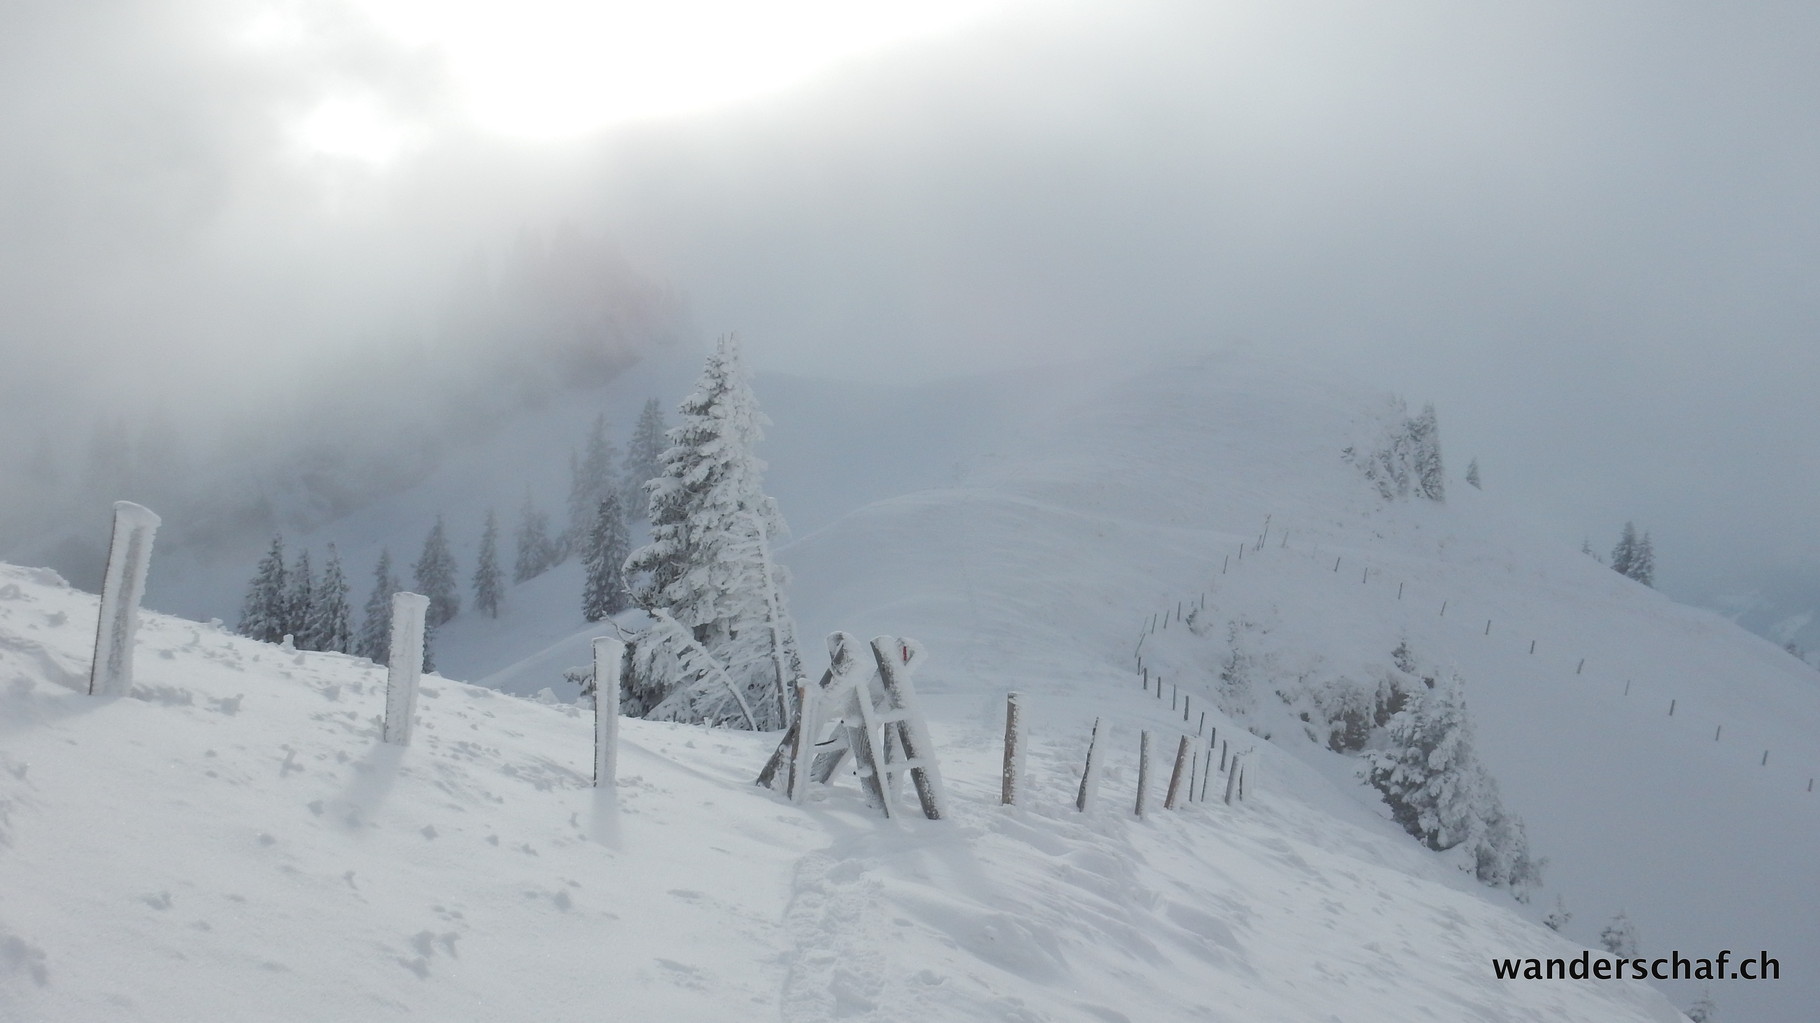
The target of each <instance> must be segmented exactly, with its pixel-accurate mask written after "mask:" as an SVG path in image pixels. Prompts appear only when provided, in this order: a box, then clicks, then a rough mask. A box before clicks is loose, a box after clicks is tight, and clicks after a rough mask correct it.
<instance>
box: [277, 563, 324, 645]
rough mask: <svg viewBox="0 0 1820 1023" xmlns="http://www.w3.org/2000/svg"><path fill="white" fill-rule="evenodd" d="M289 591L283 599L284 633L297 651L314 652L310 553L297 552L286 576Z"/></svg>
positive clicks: (313, 599)
mask: <svg viewBox="0 0 1820 1023" xmlns="http://www.w3.org/2000/svg"><path fill="white" fill-rule="evenodd" d="M287 579H288V580H289V582H290V591H289V592H288V593H286V594H285V599H284V631H285V633H286V634H287V635H289V636H290V637H291V642H292V643H294V644H295V645H296V647H297V649H299V650H314V649H316V647H315V646H314V645H313V644H314V643H315V640H314V638H313V637H311V636H310V612H311V611H312V610H313V609H314V608H315V606H316V573H315V572H314V571H313V570H312V569H311V568H310V552H309V551H307V550H302V551H298V552H297V560H296V562H295V563H293V564H292V565H291V570H290V572H289V573H288V574H287Z"/></svg>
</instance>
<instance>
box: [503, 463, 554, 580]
mask: <svg viewBox="0 0 1820 1023" xmlns="http://www.w3.org/2000/svg"><path fill="white" fill-rule="evenodd" d="M517 540H518V557H517V560H516V562H515V563H514V564H513V566H512V581H513V582H515V583H522V582H524V581H526V580H527V579H535V578H537V577H538V576H540V575H542V574H544V573H545V572H547V571H549V569H550V567H551V566H553V565H555V564H556V561H557V557H556V541H554V540H553V539H551V538H550V516H549V515H547V514H545V513H544V511H543V509H541V508H539V507H537V504H536V503H535V502H534V501H532V500H531V489H530V488H529V487H526V488H525V503H524V507H523V508H522V509H520V510H519V513H518V538H517Z"/></svg>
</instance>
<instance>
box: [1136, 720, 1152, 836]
mask: <svg viewBox="0 0 1820 1023" xmlns="http://www.w3.org/2000/svg"><path fill="white" fill-rule="evenodd" d="M1149 795H1150V733H1149V732H1148V731H1146V732H1143V733H1141V734H1140V735H1139V736H1138V791H1137V815H1138V816H1139V817H1142V816H1144V809H1145V803H1146V802H1147V801H1148V797H1149Z"/></svg>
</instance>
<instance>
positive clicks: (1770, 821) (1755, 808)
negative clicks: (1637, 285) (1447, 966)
mask: <svg viewBox="0 0 1820 1023" xmlns="http://www.w3.org/2000/svg"><path fill="white" fill-rule="evenodd" d="M1083 375H1084V376H1086V377H1097V381H1096V382H1095V383H1093V384H1092V385H1091V386H1087V387H1084V388H1081V389H1079V390H1077V391H1076V392H1075V393H1074V395H1073V396H1071V397H1069V398H1067V399H1064V400H1061V401H1058V402H1057V403H1056V405H1055V407H1054V408H1053V409H1052V410H1051V411H1050V413H1049V414H1048V415H1046V416H1043V417H1040V418H1037V419H1034V420H1032V421H1029V422H1027V423H1025V424H1024V429H1023V430H1022V431H1021V432H1020V435H1019V436H1017V437H1015V438H1008V439H1007V440H1006V441H1005V443H1004V445H1003V456H1002V457H1000V458H996V459H987V460H982V461H980V462H979V463H978V464H976V465H975V467H974V468H973V469H972V470H971V471H970V472H969V473H968V474H967V475H966V477H965V478H964V480H962V481H961V482H960V483H958V484H957V485H955V486H954V487H952V488H950V489H947V490H942V491H926V492H921V493H916V494H909V495H905V496H903V497H899V498H896V499H893V500H889V501H884V502H879V503H876V504H874V505H872V506H869V507H867V508H864V509H862V510H860V511H858V512H856V513H854V514H852V515H850V516H847V517H845V518H843V519H842V520H841V521H839V522H837V523H835V524H833V525H831V526H829V527H827V528H826V529H824V530H821V531H819V532H817V533H815V534H813V535H811V536H809V537H806V538H804V539H803V540H801V541H800V542H798V543H797V544H796V545H794V546H793V547H791V548H790V549H789V550H788V551H787V557H788V560H789V562H790V563H791V564H792V566H793V567H794V568H795V569H796V571H797V574H798V586H797V598H796V606H797V610H798V612H799V619H800V624H801V625H802V632H803V634H804V635H813V634H816V633H817V632H818V631H822V630H825V629H828V628H833V627H842V628H848V629H851V630H853V631H857V632H860V633H862V634H869V633H870V632H872V631H893V632H898V631H901V632H906V633H911V634H914V635H918V636H923V637H925V638H935V637H939V639H940V641H939V642H937V643H933V644H932V647H933V649H935V650H937V651H939V653H940V654H941V665H942V667H943V669H944V670H938V669H937V667H936V666H934V665H932V666H931V668H930V669H929V673H930V674H931V675H934V676H936V677H935V678H932V679H931V681H930V687H931V688H936V687H942V686H944V684H945V687H946V688H947V689H948V690H949V691H952V692H956V693H965V694H967V698H968V699H972V700H974V701H975V702H976V703H977V692H978V689H979V688H980V686H981V685H982V683H983V684H985V685H986V686H988V687H990V688H991V689H995V690H996V689H1006V688H1017V689H1022V690H1025V691H1026V692H1030V693H1033V694H1035V695H1034V696H1033V697H1032V698H1031V699H1030V702H1031V703H1032V704H1034V706H1035V707H1037V708H1038V710H1037V713H1038V714H1039V716H1040V715H1043V714H1044V713H1045V708H1046V709H1047V715H1048V721H1049V724H1050V725H1051V726H1052V727H1053V728H1054V729H1056V730H1057V731H1073V732H1074V733H1076V734H1080V733H1083V732H1084V730H1085V727H1086V723H1087V721H1088V720H1090V717H1091V716H1092V715H1094V714H1098V713H1102V712H1103V708H1104V706H1105V701H1106V700H1108V699H1110V696H1109V695H1108V694H1109V693H1112V692H1119V693H1120V694H1121V695H1127V696H1128V695H1129V694H1130V692H1131V691H1132V690H1134V689H1135V688H1136V686H1137V684H1138V677H1137V675H1136V668H1137V661H1136V660H1135V659H1134V654H1136V653H1137V645H1138V641H1139V638H1140V635H1141V633H1142V627H1143V624H1144V622H1145V620H1147V619H1149V618H1150V617H1151V616H1152V614H1154V613H1156V612H1164V611H1172V610H1173V609H1175V608H1176V607H1177V606H1178V603H1180V602H1193V601H1198V600H1200V599H1201V598H1202V595H1203V594H1206V595H1207V598H1208V600H1209V602H1210V608H1211V612H1212V613H1214V614H1216V615H1217V616H1218V620H1221V621H1224V620H1230V619H1232V618H1241V619H1249V620H1252V621H1255V622H1257V623H1258V624H1259V625H1260V626H1261V627H1262V628H1263V629H1267V630H1269V635H1267V636H1263V637H1261V638H1253V639H1252V640H1251V641H1250V643H1251V645H1252V647H1254V648H1255V649H1254V650H1252V651H1251V652H1254V653H1257V654H1259V655H1261V656H1262V657H1263V658H1264V664H1263V668H1262V670H1264V671H1266V672H1274V673H1275V674H1276V675H1278V676H1281V675H1283V674H1288V675H1290V676H1292V677H1293V676H1295V675H1301V674H1306V675H1308V676H1309V677H1310V678H1311V679H1313V680H1318V679H1320V678H1323V677H1336V676H1341V675H1350V677H1353V678H1365V677H1369V676H1370V674H1371V673H1373V672H1375V671H1381V670H1382V667H1381V666H1387V665H1388V663H1389V660H1390V653H1391V651H1392V650H1393V649H1394V648H1395V646H1396V645H1397V643H1398V642H1399V640H1401V639H1403V638H1407V639H1408V640H1409V642H1410V643H1411V645H1412V647H1414V648H1415V649H1416V650H1417V652H1418V653H1419V654H1421V655H1422V656H1424V657H1426V658H1428V659H1429V660H1431V661H1433V662H1435V663H1437V664H1439V665H1442V666H1450V665H1451V666H1455V667H1457V668H1458V670H1459V671H1460V672H1461V673H1462V674H1463V675H1464V676H1465V678H1466V679H1467V689H1466V695H1467V702H1468V706H1469V708H1470V709H1471V710H1472V711H1473V713H1474V715H1475V717H1476V719H1477V722H1478V731H1479V747H1480V752H1481V755H1482V756H1483V757H1484V759H1485V760H1486V762H1487V763H1488V764H1489V766H1490V768H1491V769H1492V771H1493V773H1494V774H1495V775H1496V777H1497V778H1498V779H1499V781H1500V782H1501V784H1502V786H1503V790H1504V796H1505V801H1506V803H1507V805H1509V806H1510V807H1511V808H1512V809H1514V810H1515V811H1516V812H1517V813H1518V814H1520V815H1521V816H1522V817H1524V818H1525V819H1526V821H1527V823H1528V829H1529V834H1530V838H1531V842H1532V846H1533V848H1534V850H1535V852H1537V853H1538V854H1540V855H1544V856H1548V857H1549V858H1550V860H1551V863H1550V865H1549V867H1548V869H1547V871H1546V877H1547V878H1548V880H1549V886H1548V887H1547V888H1546V889H1544V890H1543V891H1542V892H1540V893H1538V895H1537V897H1536V900H1535V905H1534V907H1533V908H1532V909H1530V910H1527V911H1526V912H1528V913H1529V914H1530V915H1531V916H1532V917H1539V916H1540V914H1541V912H1543V911H1545V910H1546V909H1547V908H1549V907H1551V906H1552V904H1553V902H1554V899H1555V897H1556V895H1557V894H1558V895H1560V896H1561V897H1562V898H1563V899H1564V901H1565V903H1566V905H1567V908H1568V909H1569V910H1570V911H1572V912H1574V913H1575V914H1576V916H1575V918H1574V920H1573V921H1572V923H1571V924H1570V925H1569V927H1568V928H1567V932H1566V933H1567V934H1568V935H1569V936H1570V937H1574V938H1576V939H1578V940H1581V941H1584V942H1588V943H1593V942H1595V941H1596V938H1597V935H1598V932H1599V931H1600V929H1601V928H1602V927H1603V926H1604V924H1605V923H1606V921H1607V920H1609V919H1610V917H1611V916H1612V915H1613V914H1614V913H1615V912H1617V911H1618V910H1620V909H1623V910H1625V911H1627V913H1628V915H1629V916H1630V918H1631V919H1632V920H1633V921H1635V922H1636V923H1637V924H1638V926H1639V928H1640V930H1641V932H1642V940H1643V951H1644V952H1646V953H1649V954H1650V955H1652V956H1654V955H1663V956H1666V955H1668V954H1670V952H1671V951H1678V952H1680V953H1682V954H1683V955H1685V956H1689V957H1704V956H1713V955H1716V954H1717V953H1718V952H1719V951H1720V950H1721V949H1731V950H1733V952H1734V959H1735V958H1736V957H1737V956H1739V955H1743V954H1749V955H1753V956H1754V955H1756V954H1757V953H1758V952H1759V951H1765V950H1766V951H1768V953H1769V954H1770V955H1772V956H1775V957H1777V958H1778V959H1779V961H1780V964H1781V979H1780V980H1779V981H1774V982H1762V983H1754V984H1753V983H1746V982H1742V981H1736V982H1725V983H1718V984H1712V985H1710V987H1711V988H1712V995H1713V998H1714V1000H1715V1001H1716V1002H1717V1003H1718V1004H1719V1006H1720V1007H1721V1009H1722V1011H1724V1012H1726V1013H1727V1014H1728V1015H1730V1014H1733V1013H1736V1014H1737V1018H1744V1019H1798V1018H1805V1015H1806V1014H1807V1013H1808V1012H1809V1011H1810V1010H1811V1008H1812V1006H1814V1005H1816V1004H1820V968H1817V967H1820V923H1816V920H1815V918H1814V916H1813V913H1812V907H1813V900H1812V896H1813V893H1814V892H1815V891H1817V890H1820V885H1817V884H1816V882H1820V867H1817V866H1816V863H1817V862H1820V861H1817V860H1816V859H1815V857H1814V856H1813V850H1815V849H1817V848H1820V793H1817V792H1813V791H1812V790H1811V787H1810V785H1811V783H1810V779H1811V778H1812V777H1814V776H1815V775H1820V741H1817V739H1816V737H1817V736H1820V688H1816V687H1815V685H1814V684H1813V676H1812V672H1811V670H1809V669H1808V668H1807V667H1806V666H1804V665H1802V664H1800V663H1799V662H1798V661H1796V660H1795V659H1793V658H1791V657H1789V656H1787V655H1786V654H1785V653H1784V652H1782V651H1780V650H1778V649H1776V648H1775V647H1773V646H1771V645H1770V644H1768V643H1766V642H1764V641H1763V640H1761V639H1759V638H1757V637H1755V636H1752V635H1749V634H1748V633H1745V632H1743V631H1742V630H1740V629H1738V628H1736V627H1735V626H1733V625H1731V624H1730V623H1727V622H1725V621H1724V620H1723V619H1721V618H1720V617H1719V616H1717V615H1715V614H1711V613H1708V612H1703V611H1697V610H1693V609H1689V608H1686V607H1682V606H1679V605H1676V604H1673V603H1672V602H1670V601H1668V600H1667V599H1666V598H1663V597H1662V596H1661V595H1659V594H1657V593H1655V592H1653V591H1651V590H1648V589H1647V588H1644V587H1642V586H1639V585H1637V584H1635V583H1632V582H1629V581H1627V580H1624V579H1622V578H1620V577H1618V576H1617V575H1616V574H1615V573H1612V572H1610V571H1609V570H1607V569H1605V568H1603V567H1601V566H1599V565H1597V564H1596V563H1594V562H1592V561H1590V560H1589V559H1586V558H1584V557H1583V556H1582V555H1580V554H1578V553H1577V552H1573V551H1566V550H1561V549H1558V548H1556V547H1554V546H1552V545H1550V544H1547V543H1544V542H1540V541H1537V540H1535V539H1533V538H1530V537H1529V536H1528V535H1527V532H1526V530H1525V528H1524V527H1523V525H1522V524H1521V523H1519V522H1515V521H1511V520H1510V518H1509V517H1508V516H1507V515H1505V514H1504V513H1503V512H1502V511H1501V509H1500V508H1499V507H1498V505H1497V502H1496V500H1495V498H1494V497H1492V496H1490V495H1485V494H1481V493H1479V492H1477V491H1474V490H1472V489H1471V488H1468V487H1466V486H1465V485H1464V484H1463V483H1461V482H1459V481H1458V480H1457V479H1456V480H1454V481H1453V482H1452V484H1451V487H1452V490H1451V499H1450V501H1449V502H1448V503H1447V505H1445V506H1436V505H1434V504H1432V503H1428V502H1413V503H1412V502H1398V503H1392V504H1385V503H1384V502H1382V501H1381V500H1380V499H1378V498H1377V496H1376V495H1375V493H1374V492H1373V491H1372V489H1371V488H1370V487H1368V486H1367V485H1366V484H1365V483H1364V481H1363V480H1362V479H1361V478H1359V476H1358V475H1357V474H1356V473H1355V472H1354V471H1353V470H1352V469H1350V468H1349V467H1348V466H1346V465H1345V464H1344V463H1343V462H1342V461H1341V460H1340V458H1339V450H1340V449H1341V448H1342V447H1343V446H1345V445H1346V444H1348V443H1352V442H1354V440H1355V439H1365V438H1369V437H1370V436H1371V434H1372V432H1373V429H1374V427H1373V425H1372V422H1373V418H1374V416H1375V414H1376V413H1377V411H1378V409H1377V408H1375V407H1374V405H1373V404H1372V403H1371V402H1370V401H1362V400H1361V399H1360V397H1359V396H1358V394H1357V393H1356V391H1355V390H1354V389H1353V388H1352V387H1351V386H1349V385H1347V384H1344V383H1340V382H1323V381H1321V380H1319V379H1318V378H1315V377H1312V376H1311V375H1309V374H1305V373H1303V372H1300V371H1291V370H1288V369H1285V368H1284V367H1281V366H1277V365H1275V364H1273V363H1271V362H1269V361H1267V360H1262V359H1257V358H1251V357H1244V356H1226V357H1221V358H1212V359H1208V360H1205V361H1203V362H1201V363H1199V364H1197V365H1175V366H1170V367H1166V368H1164V369H1160V370H1155V371H1133V372H1128V373H1118V372H1110V371H1107V370H1106V369H1105V368H1104V367H1095V368H1093V369H1090V370H1088V371H1087V372H1086V373H1084V374H1083ZM1445 438H1446V431H1445V419H1444V418H1443V430H1442V439H1443V442H1445ZM1266 516H1270V527H1269V530H1270V531H1269V539H1268V542H1267V544H1266V546H1265V547H1264V548H1263V549H1262V550H1257V551H1252V552H1250V553H1249V555H1248V557H1247V559H1246V560H1243V561H1240V560H1238V558H1239V555H1240V550H1239V548H1240V546H1241V545H1243V544H1245V543H1246V542H1248V541H1255V539H1256V538H1257V537H1258V536H1259V534H1260V532H1261V531H1262V530H1263V527H1264V522H1265V518H1266ZM1336 559H1337V560H1338V561H1339V562H1340V569H1339V571H1335V570H1334V562H1335V560H1336ZM1222 570H1224V571H1225V574H1222ZM1399 584H1401V585H1402V588H1403V591H1404V592H1403V598H1402V599H1401V600H1398V599H1397V597H1396V592H1397V589H1398V586H1399ZM1444 601H1446V602H1448V610H1447V612H1446V615H1445V617H1443V616H1442V614H1441V605H1442V603H1443V602H1444ZM1487 622H1490V623H1491V626H1492V631H1491V633H1490V634H1489V635H1487V634H1486V632H1485V628H1486V625H1487ZM1175 628H1176V631H1175V632H1174V634H1173V636H1172V635H1171V634H1170V633H1168V632H1164V633H1161V634H1159V635H1158V636H1152V637H1150V638H1149V639H1148V640H1146V641H1145V644H1146V645H1145V656H1146V658H1147V660H1148V666H1149V667H1150V668H1151V670H1152V672H1153V673H1154V672H1160V673H1163V674H1165V675H1167V676H1169V677H1170V678H1171V681H1172V683H1179V684H1180V687H1181V689H1182V690H1183V691H1184V692H1188V693H1190V694H1192V695H1193V697H1194V700H1195V704H1194V705H1195V706H1197V707H1200V706H1210V705H1212V703H1213V699H1212V697H1213V690H1214V686H1213V685H1211V684H1210V683H1211V682H1212V680H1213V679H1214V678H1215V677H1216V675H1217V672H1218V665H1219V663H1220V662H1221V660H1222V659H1223V658H1224V657H1225V655H1226V654H1227V653H1228V652H1229V650H1230V645H1229V644H1228V643H1227V642H1226V636H1225V634H1224V631H1223V630H1219V631H1217V632H1216V634H1215V635H1213V636H1210V637H1208V638H1205V639H1193V640H1192V641H1190V640H1188V638H1187V637H1185V636H1184V635H1183V632H1182V627H1181V626H1180V625H1179V624H1178V625H1177V626H1176V627H1175ZM1531 640H1535V642H1536V652H1535V653H1534V654H1533V655H1532V654H1530V653H1529V644H1530V641H1531ZM1581 658H1584V659H1585V665H1584V667H1583V668H1582V667H1581V665H1580V660H1581ZM1627 682H1628V684H1629V695H1628V696H1626V695H1625V692H1626V684H1627ZM1671 700H1673V701H1677V702H1676V703H1675V713H1674V716H1673V717H1672V718H1671V717H1670V716H1669V714H1668V712H1669V706H1670V701H1671ZM1260 710H1261V714H1260V716H1259V717H1258V718H1256V719H1255V721H1256V722H1257V723H1259V724H1260V727H1261V729H1262V730H1265V731H1270V732H1273V733H1275V734H1276V738H1277V739H1278V741H1279V742H1280V743H1281V744H1282V745H1283V746H1284V747H1285V748H1286V749H1288V750H1291V751H1294V752H1295V754H1296V755H1297V756H1298V758H1300V759H1302V760H1304V761H1307V762H1308V763H1309V764H1310V765H1311V766H1313V767H1314V768H1315V769H1316V770H1317V771H1319V772H1320V773H1321V774H1324V775H1327V776H1330V777H1334V778H1336V779H1338V780H1339V782H1340V784H1341V786H1342V787H1343V788H1344V789H1346V790H1348V791H1350V792H1352V793H1354V794H1355V796H1356V798H1357V799H1359V800H1361V801H1365V802H1375V800H1374V799H1373V797H1372V796H1370V795H1369V793H1367V792H1366V791H1365V790H1363V789H1361V788H1360V787H1359V786H1357V785H1356V784H1354V783H1352V782H1351V781H1350V778H1349V776H1350V774H1351V772H1352V766H1353V765H1352V764H1351V762H1350V761H1347V760H1345V759H1344V758H1341V757H1338V756H1337V755H1331V754H1326V753H1324V752H1322V751H1320V750H1318V749H1317V748H1316V747H1314V746H1313V745H1312V744H1311V743H1308V742H1306V741H1303V740H1302V739H1300V738H1299V737H1298V736H1297V735H1295V732H1296V731H1298V730H1299V729H1298V728H1297V727H1296V726H1295V723H1294V722H1293V721H1292V720H1289V719H1288V716H1287V715H1279V717H1281V718H1283V719H1284V721H1286V722H1287V725H1285V724H1283V723H1280V722H1277V721H1274V720H1273V719H1272V717H1271V715H1270V713H1269V711H1270V708H1269V707H1262V708H1260ZM1716 729H1717V730H1720V738H1719V739H1718V740H1717V741H1715V739H1714V733H1715V730H1716ZM1765 750H1768V751H1769V753H1770V758H1769V762H1768V763H1767V764H1764V763H1762V757H1763V753H1764V751H1765ZM1304 798H1308V797H1307V796H1304ZM1380 810H1381V808H1380ZM1702 986H1703V985H1701V984H1698V983H1686V982H1684V983H1679V984H1667V985H1664V987H1665V990H1668V991H1669V992H1671V993H1672V994H1673V996H1674V998H1675V1000H1676V1001H1677V1002H1678V1003H1679V1004H1682V1005H1688V1004H1691V1003H1692V1002H1693V1001H1694V1000H1695V999H1696V998H1697V997H1699V994H1700V990H1701V987H1702Z"/></svg>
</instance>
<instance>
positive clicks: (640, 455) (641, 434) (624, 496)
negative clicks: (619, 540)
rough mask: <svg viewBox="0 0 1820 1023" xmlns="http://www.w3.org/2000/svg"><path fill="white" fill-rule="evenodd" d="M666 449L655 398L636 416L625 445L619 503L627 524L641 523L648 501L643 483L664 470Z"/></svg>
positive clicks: (659, 407)
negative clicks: (624, 461) (629, 522)
mask: <svg viewBox="0 0 1820 1023" xmlns="http://www.w3.org/2000/svg"><path fill="white" fill-rule="evenodd" d="M668 447H669V443H668V442H667V441H666V440H665V439H664V412H663V406H661V405H659V404H658V402H657V399H656V398H649V399H647V400H646V401H645V407H644V410H643V411H641V412H639V414H638V425H637V426H635V427H633V429H632V439H631V441H629V442H628V443H627V444H626V465H625V469H624V470H623V471H622V473H621V481H622V486H623V487H624V490H623V492H622V493H621V495H620V498H621V499H620V504H621V506H622V507H623V508H624V509H625V513H626V518H627V520H628V521H632V522H640V521H643V520H644V519H645V517H646V516H647V514H648V512H649V509H650V502H649V500H648V499H647V497H646V495H645V484H646V483H648V482H650V481H651V480H653V479H656V478H657V475H658V473H660V472H662V471H663V457H664V450H665V449H666V448H668Z"/></svg>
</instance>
